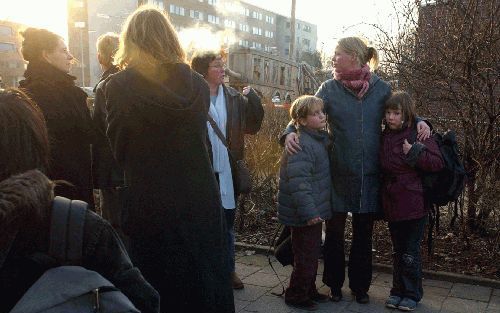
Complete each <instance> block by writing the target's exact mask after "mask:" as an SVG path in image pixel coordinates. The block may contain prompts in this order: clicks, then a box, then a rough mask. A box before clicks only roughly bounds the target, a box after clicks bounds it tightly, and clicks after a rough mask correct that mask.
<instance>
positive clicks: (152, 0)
mask: <svg viewBox="0 0 500 313" xmlns="http://www.w3.org/2000/svg"><path fill="white" fill-rule="evenodd" d="M148 4H149V5H153V6H155V7H157V8H158V9H160V10H163V9H164V7H163V1H161V0H148Z"/></svg>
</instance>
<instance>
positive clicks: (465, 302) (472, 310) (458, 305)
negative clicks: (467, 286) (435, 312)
mask: <svg viewBox="0 0 500 313" xmlns="http://www.w3.org/2000/svg"><path fill="white" fill-rule="evenodd" d="M487 305H488V303H486V302H482V301H476V300H469V299H462V298H455V297H448V298H446V299H445V300H444V302H443V306H442V309H441V312H443V313H445V312H446V313H448V312H453V313H480V312H484V311H485V310H486V306H487Z"/></svg>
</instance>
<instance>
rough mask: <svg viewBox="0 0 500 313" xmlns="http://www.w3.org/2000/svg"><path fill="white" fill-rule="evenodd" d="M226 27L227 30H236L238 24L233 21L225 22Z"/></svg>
mask: <svg viewBox="0 0 500 313" xmlns="http://www.w3.org/2000/svg"><path fill="white" fill-rule="evenodd" d="M224 26H225V27H226V28H236V22H235V21H232V20H227V19H226V20H224Z"/></svg>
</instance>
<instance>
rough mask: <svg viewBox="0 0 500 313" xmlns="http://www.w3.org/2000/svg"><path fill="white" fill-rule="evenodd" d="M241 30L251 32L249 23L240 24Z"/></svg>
mask: <svg viewBox="0 0 500 313" xmlns="http://www.w3.org/2000/svg"><path fill="white" fill-rule="evenodd" d="M240 30H241V31H242V32H247V33H249V32H250V26H248V25H247V24H240Z"/></svg>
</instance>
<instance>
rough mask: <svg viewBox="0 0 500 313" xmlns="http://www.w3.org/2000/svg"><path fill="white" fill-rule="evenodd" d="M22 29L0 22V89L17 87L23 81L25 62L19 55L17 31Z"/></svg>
mask: <svg viewBox="0 0 500 313" xmlns="http://www.w3.org/2000/svg"><path fill="white" fill-rule="evenodd" d="M24 28H26V26H25V25H22V24H19V23H14V22H8V21H0V89H1V88H5V87H17V85H18V82H19V81H20V80H22V79H23V74H24V70H25V69H26V62H25V61H24V60H23V57H22V55H21V43H22V38H21V35H20V34H19V31H21V30H22V29H24Z"/></svg>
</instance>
